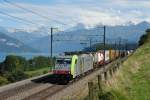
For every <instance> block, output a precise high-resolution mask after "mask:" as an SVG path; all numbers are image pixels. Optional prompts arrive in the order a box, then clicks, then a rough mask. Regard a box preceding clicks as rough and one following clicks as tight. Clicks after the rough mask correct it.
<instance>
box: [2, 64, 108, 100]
mask: <svg viewBox="0 0 150 100" xmlns="http://www.w3.org/2000/svg"><path fill="white" fill-rule="evenodd" d="M107 67H108V66H105V68H107ZM105 68H101V69H97V70H100V71H99V72H98V71H94V72H97V73H100V72H103V71H104V69H105ZM108 68H109V67H108ZM92 74H94V75H96V74H95V73H93V72H89V73H88V75H85V77H81V78H79V79H77V80H76V81H74V82H73V81H72V82H70V83H69V84H68V85H56V84H52V83H53V82H52V81H51V79H50V78H51V77H46V78H43V79H35V80H32V81H31V82H30V83H28V84H25V85H22V86H19V87H16V88H14V89H11V90H7V91H3V92H0V100H46V99H49V98H51V97H52V98H53V96H56V94H57V93H60V91H62V90H67V89H65V88H68V87H72V86H73V85H74V84H76V83H79V82H78V81H82V80H84V79H88V77H89V76H90V77H91V76H92ZM92 77H93V76H92ZM93 78H94V77H93ZM85 81H87V80H85ZM85 81H83V82H84V84H86V82H85ZM83 82H82V83H83ZM82 83H81V84H82ZM72 84H73V85H72ZM67 92H69V91H67ZM56 97H57V96H56ZM56 100H57V99H56Z"/></svg>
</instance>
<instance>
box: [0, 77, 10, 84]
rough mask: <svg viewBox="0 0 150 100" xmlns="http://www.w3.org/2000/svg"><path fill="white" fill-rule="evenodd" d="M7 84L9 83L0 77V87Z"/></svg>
mask: <svg viewBox="0 0 150 100" xmlns="http://www.w3.org/2000/svg"><path fill="white" fill-rule="evenodd" d="M8 83H9V81H8V80H7V79H6V78H4V77H2V76H0V86H1V85H4V84H8Z"/></svg>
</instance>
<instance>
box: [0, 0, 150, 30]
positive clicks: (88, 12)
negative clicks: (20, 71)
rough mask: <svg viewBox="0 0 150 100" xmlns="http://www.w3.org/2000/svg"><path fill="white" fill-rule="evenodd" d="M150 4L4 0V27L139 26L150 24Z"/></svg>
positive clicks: (144, 0)
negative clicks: (144, 22) (128, 24)
mask: <svg viewBox="0 0 150 100" xmlns="http://www.w3.org/2000/svg"><path fill="white" fill-rule="evenodd" d="M6 1H8V2H9V3H8V2H6ZM10 2H11V3H10ZM12 3H13V4H15V5H19V6H21V7H23V8H25V9H27V10H24V9H21V8H18V7H16V6H14V5H12ZM149 5H150V0H0V23H1V24H0V27H4V28H11V29H14V28H16V29H17V28H20V29H21V28H22V29H29V30H36V29H38V28H40V27H47V28H50V27H59V28H61V29H65V28H70V27H73V26H75V25H77V24H78V23H81V24H84V25H85V27H87V28H88V27H94V26H96V25H126V24H127V23H131V22H132V23H134V24H137V23H139V22H141V21H148V22H150V13H149V10H150V6H149ZM28 10H30V11H33V12H35V13H38V15H36V14H33V13H31V12H29V11H28ZM4 13H5V15H4ZM6 14H7V15H6ZM8 14H9V15H11V16H15V17H17V18H21V19H23V20H25V21H21V20H18V19H15V18H12V17H10V16H8ZM41 16H42V17H41ZM27 21H28V22H27Z"/></svg>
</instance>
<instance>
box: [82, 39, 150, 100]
mask: <svg viewBox="0 0 150 100" xmlns="http://www.w3.org/2000/svg"><path fill="white" fill-rule="evenodd" d="M102 84H103V85H102V88H103V91H104V94H103V97H102V98H101V99H100V98H99V99H100V100H150V42H148V43H145V44H144V45H143V46H141V47H140V48H138V49H137V50H136V51H135V52H134V53H133V54H132V55H131V56H129V58H128V59H127V60H126V61H125V62H124V63H123V64H122V65H121V67H120V69H119V71H117V73H115V75H113V77H112V78H111V79H109V80H108V81H107V83H106V84H105V83H102ZM94 93H95V94H96V91H94ZM95 96H96V95H95ZM87 98H88V96H87V97H85V100H88V99H87Z"/></svg>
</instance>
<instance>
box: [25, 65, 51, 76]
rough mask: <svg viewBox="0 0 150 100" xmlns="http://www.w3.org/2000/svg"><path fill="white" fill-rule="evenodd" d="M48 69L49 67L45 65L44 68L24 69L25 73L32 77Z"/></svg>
mask: <svg viewBox="0 0 150 100" xmlns="http://www.w3.org/2000/svg"><path fill="white" fill-rule="evenodd" d="M49 71H50V67H45V68H41V69H37V70H34V71H26V72H25V73H26V74H27V75H29V76H30V77H34V76H38V75H42V74H45V73H47V72H49Z"/></svg>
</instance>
